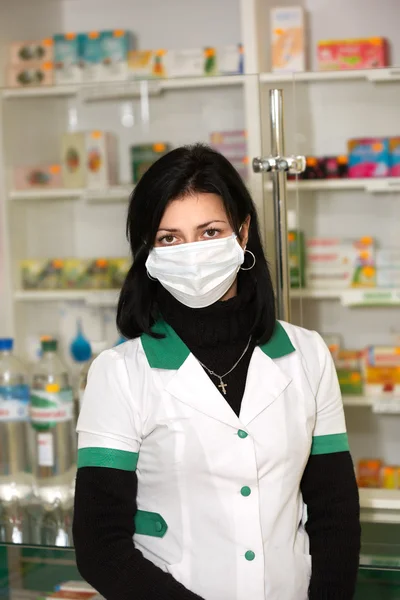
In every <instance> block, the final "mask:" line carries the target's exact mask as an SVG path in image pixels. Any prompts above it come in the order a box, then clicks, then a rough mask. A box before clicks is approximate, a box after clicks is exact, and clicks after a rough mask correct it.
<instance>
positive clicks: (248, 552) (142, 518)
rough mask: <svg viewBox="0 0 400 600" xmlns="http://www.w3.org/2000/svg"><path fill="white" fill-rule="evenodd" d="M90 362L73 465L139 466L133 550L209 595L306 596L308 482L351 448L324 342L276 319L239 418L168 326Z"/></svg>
mask: <svg viewBox="0 0 400 600" xmlns="http://www.w3.org/2000/svg"><path fill="white" fill-rule="evenodd" d="M156 327H157V330H158V331H160V332H163V333H165V334H166V337H165V338H164V339H161V340H156V339H154V338H150V337H148V336H146V335H145V336H142V338H140V339H135V340H131V341H128V342H126V343H125V344H123V345H121V346H118V347H116V348H113V349H111V350H107V351H106V352H103V353H102V354H101V355H100V357H98V358H97V359H96V360H95V361H94V363H93V366H92V368H91V371H90V374H89V379H88V386H87V390H86V394H85V397H84V402H83V407H82V411H81V415H80V418H79V422H78V432H79V461H78V467H84V466H103V467H105V468H120V469H126V470H134V469H136V471H137V477H138V499H137V501H138V509H139V512H138V515H137V517H136V533H135V537H134V542H135V545H136V547H137V548H138V549H140V550H141V552H142V553H143V555H144V556H145V557H146V558H148V559H149V560H151V561H152V562H153V563H155V564H156V565H158V566H159V567H160V568H161V569H163V570H164V571H167V572H169V573H171V574H172V575H173V576H174V577H175V578H176V579H177V580H178V581H180V582H181V583H182V584H184V585H185V586H186V587H187V588H189V589H190V590H192V591H194V592H196V593H197V594H199V595H200V596H202V597H203V598H205V600H306V598H307V590H308V585H309V578H310V574H311V557H310V555H309V542H308V536H307V533H306V531H305V528H304V522H305V506H304V503H303V500H302V496H301V493H300V481H301V478H302V474H303V471H304V468H305V466H306V464H307V461H308V458H309V456H310V454H323V453H332V452H341V451H345V450H347V449H348V445H347V435H346V427H345V419H344V414H343V406H342V400H341V395H340V390H339V386H338V382H337V377H336V373H335V369H334V366H333V362H332V359H331V356H330V353H329V351H328V349H327V347H326V346H325V344H324V342H323V341H322V339H321V337H320V336H319V335H318V334H317V333H315V332H311V331H307V330H305V329H302V328H299V327H295V326H293V325H290V324H288V323H279V322H278V323H277V325H276V328H275V333H274V336H273V338H272V339H271V340H270V342H268V343H267V344H265V345H264V346H261V347H256V348H255V350H254V353H253V356H252V358H251V361H250V366H249V371H248V376H247V382H246V389H245V393H244V396H243V400H242V406H241V411H240V416H239V417H237V416H236V415H235V413H234V412H233V411H232V409H231V408H230V407H229V405H228V403H227V402H226V400H225V399H224V397H223V396H222V395H221V393H220V392H219V391H218V389H217V388H216V387H215V385H214V384H213V382H212V381H211V380H210V379H209V377H208V376H207V374H206V373H205V372H204V370H203V368H202V367H201V366H200V364H199V363H198V361H197V360H196V358H195V357H194V356H193V355H192V354H191V353H190V352H189V350H188V348H187V347H186V346H185V344H184V343H183V342H182V341H181V340H180V338H179V337H178V336H177V335H176V333H175V332H174V331H173V330H172V329H171V328H170V327H169V326H168V325H166V324H165V323H163V322H160V323H158V324H157V326H156Z"/></svg>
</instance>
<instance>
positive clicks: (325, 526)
mask: <svg viewBox="0 0 400 600" xmlns="http://www.w3.org/2000/svg"><path fill="white" fill-rule="evenodd" d="M301 491H302V494H303V499H304V502H305V503H306V505H307V512H308V520H307V523H306V530H307V533H308V535H309V538H310V554H311V560H312V575H311V582H310V590H309V598H310V600H352V598H353V597H354V593H355V585H356V579H357V573H358V564H359V555H360V537H361V530H360V504H359V497H358V488H357V483H356V479H355V474H354V467H353V462H352V459H351V456H350V453H349V452H338V453H335V454H321V455H315V456H310V458H309V460H308V464H307V467H306V469H305V471H304V474H303V479H302V482H301Z"/></svg>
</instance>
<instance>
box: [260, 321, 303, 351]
mask: <svg viewBox="0 0 400 600" xmlns="http://www.w3.org/2000/svg"><path fill="white" fill-rule="evenodd" d="M260 348H261V350H262V351H263V352H264V353H265V354H266V355H267V356H269V357H270V358H282V356H286V355H287V354H291V353H292V352H294V351H295V347H294V346H293V344H292V342H291V341H290V339H289V336H288V334H287V333H286V330H285V328H284V327H283V325H281V324H280V323H279V321H276V323H275V329H274V333H273V334H272V337H271V339H270V340H268V342H267V343H266V344H262V345H261V346H260Z"/></svg>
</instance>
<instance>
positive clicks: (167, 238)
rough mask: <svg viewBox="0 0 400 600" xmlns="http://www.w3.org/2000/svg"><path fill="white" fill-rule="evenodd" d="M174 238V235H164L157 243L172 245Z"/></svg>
mask: <svg viewBox="0 0 400 600" xmlns="http://www.w3.org/2000/svg"><path fill="white" fill-rule="evenodd" d="M175 240H176V238H175V236H174V235H164V236H163V237H162V238H161V239H160V240H159V241H160V242H162V243H163V244H173V243H174V242H175Z"/></svg>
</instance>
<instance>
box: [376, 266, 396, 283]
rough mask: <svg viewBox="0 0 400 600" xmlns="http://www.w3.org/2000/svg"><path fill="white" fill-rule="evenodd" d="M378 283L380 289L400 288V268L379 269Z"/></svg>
mask: <svg viewBox="0 0 400 600" xmlns="http://www.w3.org/2000/svg"><path fill="white" fill-rule="evenodd" d="M376 282H377V286H378V287H382V288H398V287H400V267H387V268H383V267H380V268H378V269H377V275H376Z"/></svg>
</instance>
